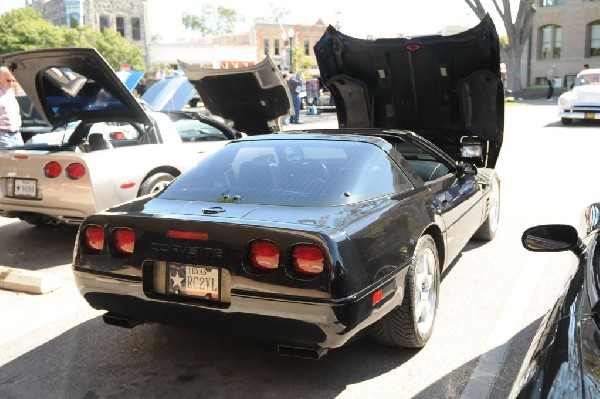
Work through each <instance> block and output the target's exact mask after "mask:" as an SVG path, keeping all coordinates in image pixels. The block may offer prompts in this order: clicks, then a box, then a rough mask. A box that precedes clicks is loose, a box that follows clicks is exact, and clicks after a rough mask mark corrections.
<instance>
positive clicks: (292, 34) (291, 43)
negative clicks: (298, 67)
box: [288, 28, 294, 72]
mask: <svg viewBox="0 0 600 399" xmlns="http://www.w3.org/2000/svg"><path fill="white" fill-rule="evenodd" d="M288 37H289V38H290V62H289V64H290V65H289V67H290V72H292V71H293V70H294V69H293V65H294V63H293V61H292V48H293V41H294V29H292V28H290V29H288Z"/></svg>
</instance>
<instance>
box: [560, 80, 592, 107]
mask: <svg viewBox="0 0 600 399" xmlns="http://www.w3.org/2000/svg"><path fill="white" fill-rule="evenodd" d="M561 98H563V99H565V100H567V101H569V102H570V103H571V104H600V85H588V86H576V87H574V88H573V89H572V90H571V91H568V92H566V93H564V94H563V95H561Z"/></svg>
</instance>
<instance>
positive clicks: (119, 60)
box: [81, 27, 146, 71]
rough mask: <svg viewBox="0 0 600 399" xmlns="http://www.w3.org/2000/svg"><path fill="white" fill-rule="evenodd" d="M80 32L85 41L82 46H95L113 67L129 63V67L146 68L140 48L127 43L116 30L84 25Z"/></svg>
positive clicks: (141, 69) (142, 69) (143, 69)
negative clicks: (91, 28) (95, 28)
mask: <svg viewBox="0 0 600 399" xmlns="http://www.w3.org/2000/svg"><path fill="white" fill-rule="evenodd" d="M81 32H83V34H82V35H81V37H82V38H83V39H84V40H85V42H86V43H87V46H84V47H93V48H95V49H96V50H97V51H98V52H99V53H100V54H101V55H102V57H104V59H105V60H106V62H108V63H109V64H110V66H111V67H113V68H114V69H119V67H120V66H121V65H122V64H129V66H130V67H131V69H136V70H139V71H145V70H146V64H145V63H144V57H143V55H142V50H141V49H140V48H139V47H137V46H134V45H132V44H129V43H127V42H126V41H125V39H124V38H123V36H121V34H120V33H119V32H117V31H116V30H114V29H104V30H103V31H102V32H97V31H92V30H90V29H89V28H87V27H86V28H84V29H82V30H81Z"/></svg>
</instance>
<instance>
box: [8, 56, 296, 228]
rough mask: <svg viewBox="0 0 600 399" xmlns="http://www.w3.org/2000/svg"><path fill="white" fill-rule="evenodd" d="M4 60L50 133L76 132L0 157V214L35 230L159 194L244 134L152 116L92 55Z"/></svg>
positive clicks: (194, 117)
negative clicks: (151, 194) (204, 159)
mask: <svg viewBox="0 0 600 399" xmlns="http://www.w3.org/2000/svg"><path fill="white" fill-rule="evenodd" d="M1 61H2V63H3V64H4V65H7V66H8V67H9V68H10V69H11V70H12V72H13V74H14V75H15V77H16V78H17V79H18V81H19V83H20V84H21V86H22V87H23V89H24V91H25V92H26V93H27V96H28V97H29V99H30V100H31V102H32V104H33V106H34V107H35V108H36V109H37V111H38V112H39V113H40V115H41V116H42V118H43V119H44V120H45V121H46V122H47V123H48V125H49V126H50V127H51V128H53V129H57V128H59V127H61V126H67V125H69V124H71V126H74V128H73V129H66V130H62V131H58V132H57V131H56V130H55V131H53V132H51V133H42V134H38V135H37V136H34V137H31V138H29V140H28V142H26V144H25V145H24V146H21V147H14V148H10V149H7V150H5V151H0V216H5V217H16V218H20V219H22V220H25V221H27V222H29V223H32V224H34V225H55V224H59V223H70V224H79V223H80V222H81V221H82V220H83V219H84V218H85V217H86V216H88V215H91V214H94V213H96V212H98V211H100V210H103V209H105V208H107V207H110V206H113V205H116V204H119V203H121V202H125V201H130V200H132V199H134V198H136V197H139V196H142V195H146V194H149V193H152V192H156V191H159V190H160V189H161V188H162V187H164V186H165V185H166V184H167V183H168V182H170V181H171V180H173V179H174V178H175V177H177V176H178V175H180V174H181V173H182V172H184V171H186V170H187V169H189V168H190V167H192V166H193V165H195V164H196V163H197V162H198V161H199V160H201V159H202V158H204V157H205V156H207V155H208V154H211V153H212V152H214V151H216V150H217V149H219V148H221V147H222V146H223V145H225V144H226V143H227V142H228V141H229V140H231V139H234V138H237V137H241V135H242V134H241V133H239V132H238V130H236V129H234V128H232V127H230V126H229V125H228V124H227V123H221V122H218V121H216V120H214V119H212V118H209V117H204V116H201V115H199V114H197V113H193V112H183V111H179V112H176V111H172V112H158V111H155V110H153V109H152V108H151V107H150V106H148V105H147V104H146V103H145V102H143V101H139V100H138V99H136V98H135V97H134V96H133V95H132V94H131V93H130V91H129V90H128V89H127V88H126V87H125V85H124V84H123V83H122V82H121V80H120V79H119V77H118V76H117V75H116V73H115V72H114V71H113V70H112V69H111V68H110V66H109V65H108V64H107V63H106V62H105V61H104V59H103V58H102V57H101V56H100V55H99V54H98V53H97V52H96V51H95V50H94V49H89V48H68V49H66V48H65V49H44V50H34V51H26V52H17V53H11V54H6V55H4V56H2V57H1ZM274 75H277V74H274ZM184 79H185V78H184ZM187 84H188V85H189V86H190V87H191V85H190V84H189V82H188V83H187ZM282 84H283V81H282ZM192 89H193V88H192ZM162 101H163V102H169V101H170V98H166V99H165V97H164V96H163V97H162ZM283 101H284V102H285V101H287V98H284V99H283ZM286 111H287V110H286ZM45 135H47V136H45Z"/></svg>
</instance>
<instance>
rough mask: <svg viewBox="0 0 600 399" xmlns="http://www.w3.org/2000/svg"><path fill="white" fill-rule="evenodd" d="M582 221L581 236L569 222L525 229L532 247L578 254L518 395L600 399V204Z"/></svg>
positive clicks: (523, 369) (530, 354)
mask: <svg viewBox="0 0 600 399" xmlns="http://www.w3.org/2000/svg"><path fill="white" fill-rule="evenodd" d="M583 219H584V223H583V226H582V227H583V228H582V230H583V231H584V234H583V238H582V239H581V238H579V236H578V231H577V229H576V228H575V227H572V226H568V225H543V226H535V227H532V228H530V229H527V230H526V231H525V232H524V233H523V238H522V242H523V246H524V247H525V248H527V249H529V250H530V251H535V252H560V251H572V252H573V253H574V254H575V255H576V257H574V259H575V262H574V263H575V268H574V273H573V274H572V276H571V279H570V281H569V283H568V284H567V286H566V288H565V290H564V292H563V293H562V295H560V297H559V298H558V300H557V301H556V303H555V304H554V306H553V307H552V309H551V310H550V311H549V312H548V314H547V315H546V317H545V319H544V321H543V322H542V324H541V326H540V328H539V330H538V332H537V334H536V336H535V338H534V340H533V342H532V343H531V346H530V349H529V351H528V352H527V356H526V357H525V360H524V362H523V365H522V367H521V371H520V373H519V376H518V377H517V379H516V381H515V384H514V386H513V390H512V392H511V397H513V398H590V399H591V398H599V397H600V372H599V370H600V272H599V270H600V247H599V244H600V236H599V235H598V233H599V232H600V204H599V203H597V204H592V205H590V206H589V207H588V208H587V209H586V210H585V212H584V218H583ZM570 266H571V265H565V267H570Z"/></svg>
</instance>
